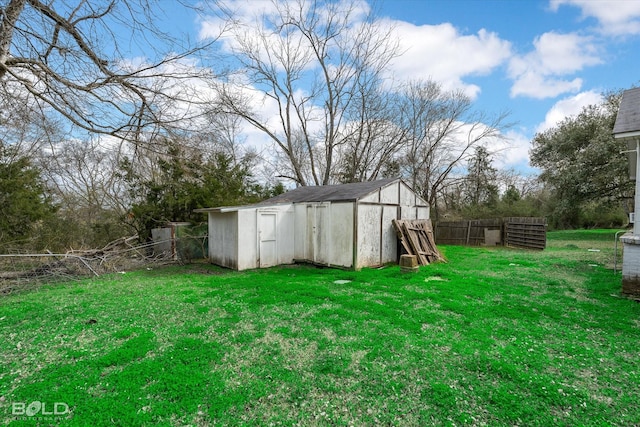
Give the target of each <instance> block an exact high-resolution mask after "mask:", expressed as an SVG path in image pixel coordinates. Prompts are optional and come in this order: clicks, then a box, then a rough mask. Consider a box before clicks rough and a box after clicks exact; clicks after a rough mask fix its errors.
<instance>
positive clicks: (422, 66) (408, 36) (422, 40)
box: [389, 21, 511, 98]
mask: <svg viewBox="0 0 640 427" xmlns="http://www.w3.org/2000/svg"><path fill="white" fill-rule="evenodd" d="M389 24H390V25H392V26H393V27H394V28H395V33H396V34H397V35H398V40H399V43H400V49H401V52H403V54H402V55H401V56H400V57H398V58H396V59H395V60H394V61H393V62H392V63H391V65H390V68H391V71H392V73H393V75H394V77H395V78H396V79H432V80H435V81H437V82H439V83H441V84H442V85H443V88H444V89H445V90H451V89H462V90H464V91H465V93H466V94H467V95H469V96H471V97H472V98H475V97H476V96H477V95H478V93H479V92H480V88H479V87H478V86H476V85H473V84H469V83H465V82H464V81H463V79H464V77H466V76H471V75H484V74H488V73H490V72H491V71H492V70H493V69H495V68H496V67H498V66H500V65H501V64H502V63H503V62H504V61H506V60H507V58H509V56H510V55H511V44H510V43H509V42H508V41H506V40H502V39H500V38H499V37H498V35H497V34H495V33H492V32H488V31H486V30H480V31H478V33H477V34H472V35H463V34H460V33H459V32H458V30H457V29H456V28H455V27H454V26H453V25H451V24H449V23H444V24H440V25H420V26H417V25H413V24H411V23H408V22H404V21H389Z"/></svg>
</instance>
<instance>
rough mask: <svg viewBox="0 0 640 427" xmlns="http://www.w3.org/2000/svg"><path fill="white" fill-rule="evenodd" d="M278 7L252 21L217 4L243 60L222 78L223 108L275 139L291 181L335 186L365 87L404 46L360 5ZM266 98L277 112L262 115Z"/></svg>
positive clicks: (296, 1)
mask: <svg viewBox="0 0 640 427" xmlns="http://www.w3.org/2000/svg"><path fill="white" fill-rule="evenodd" d="M271 5H272V7H271V9H270V13H263V14H261V15H259V16H254V17H252V18H253V22H251V23H250V24H249V23H246V22H243V21H242V20H241V19H239V17H238V16H236V14H235V12H234V11H233V10H232V9H231V8H230V7H228V6H227V7H225V6H224V5H223V6H222V7H220V8H219V9H218V10H219V11H220V13H221V16H222V17H223V19H225V20H227V21H228V22H232V23H233V24H232V25H230V27H229V32H228V34H227V35H226V37H228V46H229V49H230V54H231V55H232V56H233V58H234V59H235V60H237V61H238V62H239V67H238V76H235V77H231V78H228V79H225V80H224V81H221V80H218V81H216V85H217V87H216V88H217V91H218V94H219V105H218V108H219V110H220V111H223V112H226V113H232V114H236V115H238V116H239V117H242V118H243V119H244V120H246V122H248V123H249V124H250V125H251V126H253V127H255V128H256V129H258V130H259V131H261V132H262V133H263V134H264V135H266V136H267V137H268V138H269V139H270V140H271V141H272V142H273V143H274V144H275V147H276V148H277V150H278V154H279V155H280V156H281V158H284V159H286V162H287V163H288V165H287V166H288V167H287V170H285V171H283V174H282V175H283V177H284V178H289V179H291V180H293V181H294V182H295V183H296V184H297V185H308V184H315V185H320V184H329V183H330V182H331V181H332V180H333V179H334V172H335V170H334V169H335V163H336V161H337V156H338V151H339V147H340V146H341V145H342V144H345V142H346V134H345V129H346V128H347V127H348V126H352V125H353V123H350V121H351V120H353V119H354V118H353V117H352V116H350V114H352V113H353V111H354V110H359V111H363V109H366V108H368V106H369V105H368V99H366V98H364V99H363V98H361V97H358V92H359V91H360V93H362V90H363V89H364V90H366V91H368V88H369V87H371V85H376V84H378V83H379V76H380V75H381V73H382V71H383V70H384V69H385V67H386V66H387V64H388V62H389V61H390V60H391V59H392V58H393V57H394V56H395V55H396V54H397V45H396V43H395V42H393V38H392V37H390V29H388V28H387V29H385V28H383V27H382V25H380V24H379V23H378V22H377V21H375V19H374V17H373V15H372V14H371V13H369V11H363V10H362V9H361V8H360V7H361V6H362V3H359V2H355V1H347V2H328V1H327V2H323V1H312V0H310V1H306V0H289V1H284V2H281V1H272V3H271ZM256 99H257V100H258V101H256ZM363 101H364V102H363ZM259 103H263V104H268V105H267V106H266V108H271V109H272V110H271V111H269V112H268V113H263V112H262V113H261V110H263V111H264V110H265V106H264V105H256V104H259ZM361 115H362V114H361ZM355 119H356V121H357V120H359V117H356V118H355ZM352 134H353V133H352V132H349V135H352Z"/></svg>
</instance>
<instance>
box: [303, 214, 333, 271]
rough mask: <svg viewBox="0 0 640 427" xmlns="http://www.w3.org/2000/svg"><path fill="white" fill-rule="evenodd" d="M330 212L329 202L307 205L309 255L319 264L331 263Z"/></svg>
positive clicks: (310, 258)
mask: <svg viewBox="0 0 640 427" xmlns="http://www.w3.org/2000/svg"><path fill="white" fill-rule="evenodd" d="M329 212H330V209H329V204H317V205H307V244H308V246H307V247H308V253H307V256H308V257H309V260H311V261H313V262H314V263H317V264H329V254H330V251H331V242H330V240H331V239H330V237H329V236H330V233H331V218H330V216H329Z"/></svg>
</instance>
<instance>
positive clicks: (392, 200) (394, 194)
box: [380, 183, 400, 205]
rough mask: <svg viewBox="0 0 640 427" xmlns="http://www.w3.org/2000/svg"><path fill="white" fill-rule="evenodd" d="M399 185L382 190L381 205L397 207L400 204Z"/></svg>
mask: <svg viewBox="0 0 640 427" xmlns="http://www.w3.org/2000/svg"><path fill="white" fill-rule="evenodd" d="M398 190H399V188H398V183H393V184H391V185H388V186H386V187H384V188H382V189H380V203H385V204H392V205H397V204H399V203H400V194H399V191H398Z"/></svg>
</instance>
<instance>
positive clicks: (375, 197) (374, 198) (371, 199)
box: [360, 191, 380, 203]
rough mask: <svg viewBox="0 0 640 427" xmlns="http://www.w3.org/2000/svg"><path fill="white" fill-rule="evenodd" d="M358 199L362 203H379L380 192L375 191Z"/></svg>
mask: <svg viewBox="0 0 640 427" xmlns="http://www.w3.org/2000/svg"><path fill="white" fill-rule="evenodd" d="M360 201H361V202H363V203H380V192H379V191H375V192H373V193H371V194H369V195H368V196H365V197H362V198H361V199H360Z"/></svg>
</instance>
